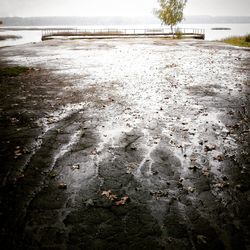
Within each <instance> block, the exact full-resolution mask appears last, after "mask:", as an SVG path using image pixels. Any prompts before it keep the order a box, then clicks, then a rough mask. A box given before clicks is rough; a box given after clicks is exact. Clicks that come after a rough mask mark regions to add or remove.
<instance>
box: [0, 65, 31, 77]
mask: <svg viewBox="0 0 250 250" xmlns="http://www.w3.org/2000/svg"><path fill="white" fill-rule="evenodd" d="M28 70H29V68H28V67H23V66H16V67H6V68H0V76H18V75H20V74H22V73H24V72H26V71H28Z"/></svg>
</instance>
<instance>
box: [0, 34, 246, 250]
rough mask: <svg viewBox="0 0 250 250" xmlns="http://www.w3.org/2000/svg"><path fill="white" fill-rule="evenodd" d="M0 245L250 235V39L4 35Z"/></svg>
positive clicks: (190, 245) (219, 244)
mask: <svg viewBox="0 0 250 250" xmlns="http://www.w3.org/2000/svg"><path fill="white" fill-rule="evenodd" d="M0 55H1V57H0V58H1V67H4V66H6V65H21V66H28V67H29V68H30V70H29V71H28V72H25V73H23V74H21V75H19V76H17V77H6V76H5V77H3V76H2V77H1V76H0V96H1V106H0V114H1V116H0V119H1V123H0V126H1V127H0V136H1V151H0V157H1V168H0V184H1V201H0V202H1V203H0V222H1V231H0V239H1V242H0V243H1V249H25V250H26V249H43V250H45V249H46V250H48V249H51V250H52V249H53V250H56V249H58V250H59V249H72V250H77V249H126V250H127V249H174V250H179V249H211V250H212V249H213V250H214V249H229V250H231V249H237V250H239V249H250V228H249V223H250V220H249V211H250V196H249V186H250V185H249V174H250V156H249V153H250V152H249V142H250V140H249V139H250V137H249V131H250V130H249V125H250V123H249V119H250V113H249V111H250V105H249V101H250V88H249V87H250V70H249V69H250V50H247V49H242V48H241V49H240V48H236V47H232V46H228V45H224V44H222V43H216V42H205V41H195V40H185V41H170V40H164V39H128V40H122V39H116V40H74V41H73V40H72V41H66V40H62V41H56V40H54V41H46V42H42V43H37V44H27V45H22V46H15V47H7V48H2V49H0Z"/></svg>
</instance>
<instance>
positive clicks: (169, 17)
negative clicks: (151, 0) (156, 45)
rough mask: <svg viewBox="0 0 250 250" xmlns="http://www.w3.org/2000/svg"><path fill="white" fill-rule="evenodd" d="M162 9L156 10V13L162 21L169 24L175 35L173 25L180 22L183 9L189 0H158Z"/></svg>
mask: <svg viewBox="0 0 250 250" xmlns="http://www.w3.org/2000/svg"><path fill="white" fill-rule="evenodd" d="M158 2H159V4H160V9H158V10H156V11H155V14H156V15H157V16H158V18H159V19H160V20H161V21H162V23H164V24H166V25H169V26H170V28H171V32H172V34H173V37H174V30H173V27H174V26H175V25H176V24H177V23H180V22H181V21H182V20H183V19H184V16H183V10H184V7H185V5H186V3H187V0H158Z"/></svg>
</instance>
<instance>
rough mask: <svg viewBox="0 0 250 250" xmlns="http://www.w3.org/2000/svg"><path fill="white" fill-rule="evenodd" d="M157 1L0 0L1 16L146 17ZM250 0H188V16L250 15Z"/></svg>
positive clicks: (186, 13)
mask: <svg viewBox="0 0 250 250" xmlns="http://www.w3.org/2000/svg"><path fill="white" fill-rule="evenodd" d="M157 6H158V5H157V0H0V16H2V17H3V16H147V15H152V12H153V9H154V8H156V7H157ZM249 10H250V0H188V3H187V6H186V9H185V15H186V16H190V15H212V16H216V15H217V16H218V15H219V16H249V13H250V11H249Z"/></svg>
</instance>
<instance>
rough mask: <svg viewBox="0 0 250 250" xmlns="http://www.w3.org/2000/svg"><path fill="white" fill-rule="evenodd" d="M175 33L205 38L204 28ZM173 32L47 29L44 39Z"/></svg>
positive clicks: (43, 35) (163, 30)
mask: <svg viewBox="0 0 250 250" xmlns="http://www.w3.org/2000/svg"><path fill="white" fill-rule="evenodd" d="M174 34H176V35H177V34H180V35H181V36H183V37H194V38H200V39H204V38H205V30H204V29H191V28H177V29H174ZM171 35H172V32H171V30H170V29H168V28H159V29H154V28H153V29H74V28H65V29H62V28H60V29H45V30H43V31H42V39H43V40H46V39H49V38H53V37H58V36H73V37H75V36H79V37H83V38H84V37H85V38H88V37H124V36H127V37H130V36H171Z"/></svg>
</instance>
